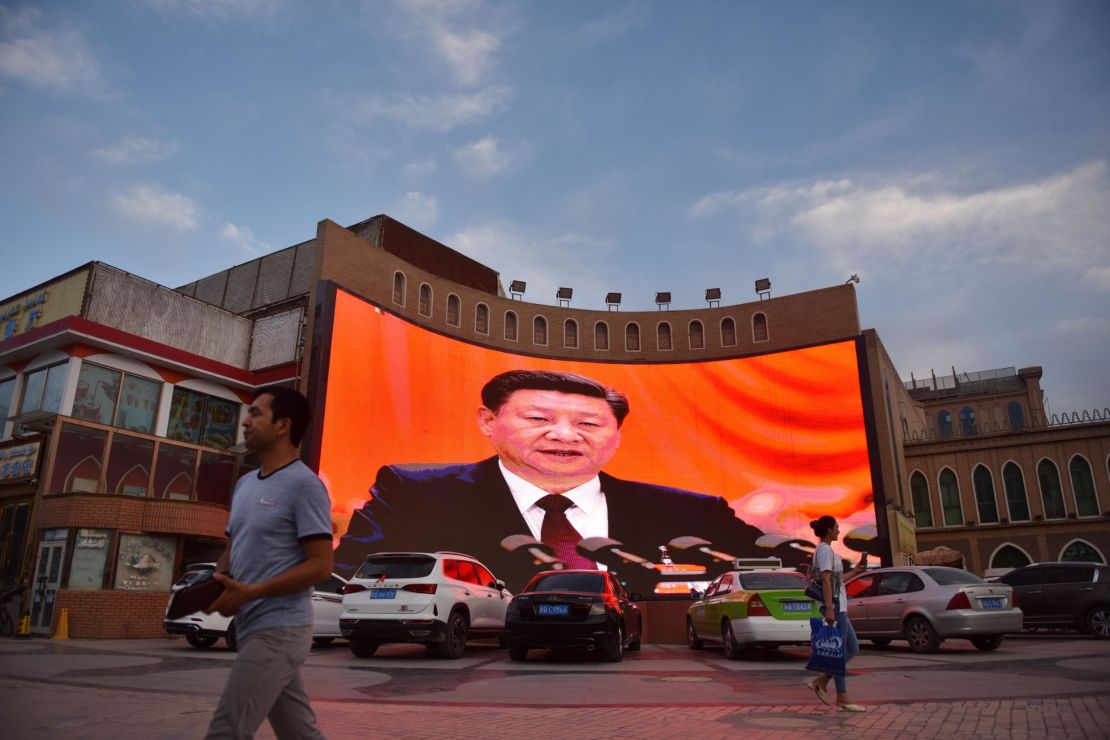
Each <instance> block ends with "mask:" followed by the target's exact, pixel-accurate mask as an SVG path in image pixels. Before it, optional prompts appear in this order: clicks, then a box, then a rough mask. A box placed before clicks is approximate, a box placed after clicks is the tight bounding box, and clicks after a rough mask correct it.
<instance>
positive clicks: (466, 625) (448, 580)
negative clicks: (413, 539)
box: [339, 552, 513, 658]
mask: <svg viewBox="0 0 1110 740" xmlns="http://www.w3.org/2000/svg"><path fill="white" fill-rule="evenodd" d="M512 598H513V595H512V594H511V593H509V592H508V591H506V590H505V583H504V581H499V580H497V579H496V578H495V577H494V576H493V574H492V573H490V571H489V568H487V567H486V566H484V565H482V564H481V563H480V562H479V561H478V560H477V559H475V558H472V557H471V556H469V555H463V554H462V553H457V552H432V553H426V552H382V553H376V554H374V555H370V556H369V557H368V558H366V562H365V563H363V565H362V567H361V568H359V569H358V572H356V573H355V575H354V577H353V578H351V580H350V582H349V583H348V584H347V586H346V587H345V588H344V589H343V613H342V615H341V616H340V618H339V629H340V631H342V633H343V636H344V637H346V638H347V639H348V641H349V642H350V645H351V652H352V653H354V654H355V655H356V656H358V657H360V658H369V657H370V656H371V655H373V654H374V651H376V650H377V649H378V645H381V644H382V643H385V642H410V643H422V644H425V645H428V646H429V647H433V648H434V649H435V651H436V653H438V654H439V656H440V657H442V658H458V657H460V656H461V655H462V654H463V651H464V650H466V640H467V637H468V636H472V637H493V638H500V637H501V636H502V634H503V633H504V631H505V609H506V608H507V607H508V605H509V601H510V600H511V599H512Z"/></svg>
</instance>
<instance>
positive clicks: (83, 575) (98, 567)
mask: <svg viewBox="0 0 1110 740" xmlns="http://www.w3.org/2000/svg"><path fill="white" fill-rule="evenodd" d="M111 536H112V530H110V529H78V530H77V539H76V540H75V542H74V549H73V560H72V561H71V562H70V566H69V586H68V587H69V589H70V590H71V591H98V590H100V588H101V586H102V584H103V583H104V567H105V566H106V565H107V564H108V542H109V541H110V540H111Z"/></svg>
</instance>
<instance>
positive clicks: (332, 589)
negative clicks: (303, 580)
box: [314, 576, 343, 594]
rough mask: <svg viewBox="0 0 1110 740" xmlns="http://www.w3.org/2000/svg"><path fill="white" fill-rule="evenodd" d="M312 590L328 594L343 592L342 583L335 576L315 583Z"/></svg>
mask: <svg viewBox="0 0 1110 740" xmlns="http://www.w3.org/2000/svg"><path fill="white" fill-rule="evenodd" d="M314 588H315V589H316V590H317V591H323V592H325V593H329V594H338V593H342V592H343V581H341V580H339V579H338V578H336V577H335V576H329V577H328V578H327V579H325V580H323V581H320V582H319V583H317V584H316V585H315V586H314Z"/></svg>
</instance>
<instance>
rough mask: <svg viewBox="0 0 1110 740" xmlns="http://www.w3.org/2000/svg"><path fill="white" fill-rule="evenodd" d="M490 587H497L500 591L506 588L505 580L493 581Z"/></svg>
mask: <svg viewBox="0 0 1110 740" xmlns="http://www.w3.org/2000/svg"><path fill="white" fill-rule="evenodd" d="M489 587H490V588H496V589H497V590H498V591H504V590H505V582H504V581H494V582H493V583H491V584H490V585H489Z"/></svg>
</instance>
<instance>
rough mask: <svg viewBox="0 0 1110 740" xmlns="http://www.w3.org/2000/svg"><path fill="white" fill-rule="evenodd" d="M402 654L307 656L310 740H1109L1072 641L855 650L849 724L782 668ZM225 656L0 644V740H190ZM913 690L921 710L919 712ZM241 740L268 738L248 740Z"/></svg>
mask: <svg viewBox="0 0 1110 740" xmlns="http://www.w3.org/2000/svg"><path fill="white" fill-rule="evenodd" d="M952 645H953V646H955V645H957V643H952ZM413 650H414V649H413V648H411V647H400V646H399V647H397V648H395V652H393V653H390V652H389V650H388V649H387V650H385V651H384V652H385V655H384V656H383V657H382V658H381V659H378V658H375V659H372V660H370V661H355V660H354V659H353V658H352V657H351V656H350V655H349V654H348V653H347V651H346V649H345V647H344V646H342V645H336V646H333V647H331V648H328V649H326V650H323V651H319V650H318V651H314V653H313V656H312V658H311V659H310V667H309V674H308V680H309V684H310V692H311V693H312V694H313V706H314V707H315V709H316V711H317V714H318V715H319V718H320V725H321V728H322V729H323V730H324V731H325V733H326V734H327V735H328V737H330V738H333V739H335V738H356V737H357V738H367V737H371V738H373V737H390V738H429V737H434V738H483V739H484V738H490V737H496V736H498V735H507V734H510V733H511V734H512V735H519V736H527V737H541V738H542V737H568V736H569V737H579V738H609V737H614V738H615V737H635V738H683V740H686V739H689V740H694V739H695V738H696V740H711V739H712V738H737V737H742V738H745V740H748V739H749V738H793V737H829V738H878V737H883V738H898V739H901V738H953V739H954V738H965V737H976V738H980V737H981V738H1069V739H1070V738H1110V645H1108V644H1107V643H1106V642H1097V641H1093V640H1090V639H1060V638H1056V639H1053V640H1050V641H1037V640H1010V641H1007V643H1006V646H1005V647H1004V649H1003V650H1000V651H999V652H998V653H989V654H978V653H976V652H974V651H965V650H962V649H951V650H950V649H949V643H946V644H945V649H944V650H942V652H941V653H940V654H938V655H937V656H926V657H921V656H913V655H912V654H910V653H908V652H904V651H901V652H900V651H897V650H896V649H891V650H888V651H882V652H879V651H874V650H865V652H864V654H863V656H862V657H861V659H860V666H859V673H860V675H857V676H853V677H852V679H851V680H852V687H853V691H854V696H855V698H857V699H858V700H860V701H861V702H862V703H865V704H866V705H867V709H868V711H867V712H866V713H863V714H848V713H838V712H835V711H832V710H831V709H830V708H827V707H824V706H822V705H820V704H818V703H817V702H816V701H813V700H812V695H810V694H809V692H808V691H807V690H806V689H805V687H804V686H801V683H800V681H801V678H802V675H803V674H802V673H801V671H800V670H799V668H800V666H799V665H798V655H799V654H794V655H789V654H788V655H786V656H781V655H772V656H768V657H766V658H759V657H758V656H757V658H756V659H754V660H751V661H739V662H736V663H733V662H729V661H724V660H723V659H721V656H720V655H719V654H715V653H713V652H712V651H705V652H703V653H696V654H695V653H691V652H690V651H686V650H685V649H684V648H679V647H677V646H673V647H670V646H668V647H657V646H648V647H645V650H644V652H643V653H642V654H641V655H639V656H633V657H630V658H629V659H626V661H625V662H624V663H622V664H620V665H619V666H614V665H612V664H604V663H597V662H591V661H588V660H587V661H581V660H579V661H575V660H566V659H562V660H552V659H549V658H545V657H544V656H543V655H542V654H540V655H539V656H538V657H537V659H536V660H534V661H533V660H529V662H528V663H526V664H523V665H521V664H512V663H510V662H509V661H507V659H506V658H505V655H504V651H499V650H492V649H488V648H487V649H484V650H483V649H479V650H473V651H471V652H470V653H468V655H467V656H466V657H464V658H463V659H462V661H437V660H434V659H429V658H427V657H426V656H425V655H423V653H421V652H419V651H417V652H413ZM691 656H694V657H693V658H692V657H691ZM230 658H231V654H230V653H227V652H226V651H216V650H213V651H208V652H205V653H201V652H200V651H194V650H191V649H189V648H187V647H184V644H183V643H182V642H180V641H150V640H146V641H119V642H111V643H107V642H103V641H101V642H94V641H79V642H78V641H74V642H71V643H69V644H66V645H61V646H60V645H59V644H58V643H52V644H51V643H48V642H46V641H32V642H31V643H26V642H24V643H22V644H20V643H16V642H9V641H3V642H2V643H0V676H2V678H0V736H2V737H4V738H13V739H18V740H23V739H24V738H28V739H31V738H62V737H64V738H115V737H128V738H131V737H134V738H190V737H200V736H201V735H202V734H203V731H204V728H205V727H206V726H207V722H208V719H209V717H210V716H211V713H212V710H213V709H214V706H215V701H216V694H217V693H218V692H219V690H220V688H221V687H222V681H223V678H224V677H225V676H226V667H227V665H228V661H229V660H230ZM16 676H19V677H18V678H17V677H16ZM108 684H111V686H109V685H108ZM938 685H939V686H938ZM575 686H577V687H579V690H580V692H581V693H579V691H575V690H572V687H575ZM927 686H929V687H937V688H936V689H935V690H934V692H933V693H934V694H936V696H930V697H922V696H920V693H921V692H922V690H923V689H924V688H925V687H927ZM175 687H176V688H175ZM1020 687H1026V688H1027V690H1025V691H1022V692H1021V693H1023V695H1022V696H1020V697H1014V696H1007V694H1013V693H1016V692H1017V691H1018V688H1020ZM510 689H511V691H510ZM661 692H665V693H661ZM926 693H928V692H926ZM491 695H493V696H496V698H497V699H498V701H497V702H496V703H491V702H490V701H489V699H490V697H491ZM941 695H944V697H945V698H943V699H942V698H940V696H941ZM971 697H974V698H971ZM259 737H262V738H271V737H273V735H272V733H271V732H270V731H269V728H268V727H267V726H264V728H263V730H262V731H261V732H260V733H259Z"/></svg>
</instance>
